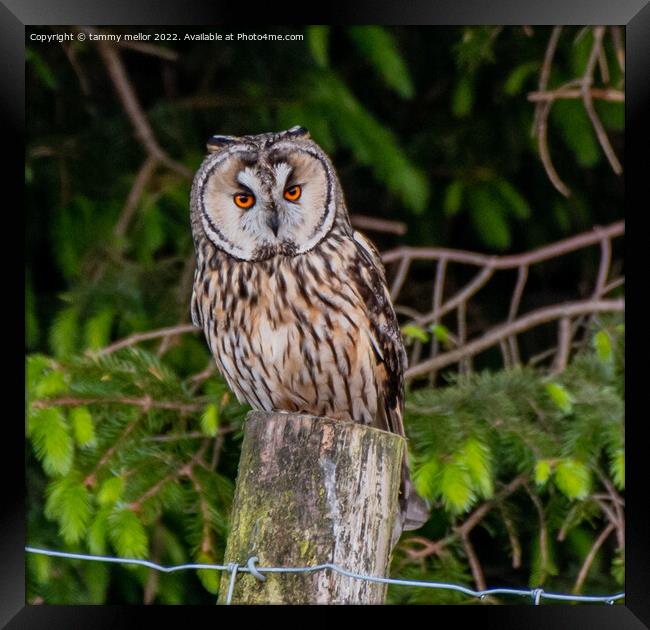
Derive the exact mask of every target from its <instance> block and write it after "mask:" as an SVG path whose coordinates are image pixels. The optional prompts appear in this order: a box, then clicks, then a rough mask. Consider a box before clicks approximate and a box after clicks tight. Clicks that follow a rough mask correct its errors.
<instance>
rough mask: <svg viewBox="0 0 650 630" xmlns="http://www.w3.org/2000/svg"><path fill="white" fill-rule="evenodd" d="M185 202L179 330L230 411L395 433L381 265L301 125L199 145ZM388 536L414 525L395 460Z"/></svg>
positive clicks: (399, 396) (390, 332) (397, 366)
mask: <svg viewBox="0 0 650 630" xmlns="http://www.w3.org/2000/svg"><path fill="white" fill-rule="evenodd" d="M208 151H209V154H208V156H207V157H206V158H205V160H204V161H203V163H202V165H201V167H200V169H199V170H198V172H197V174H196V176H195V178H194V183H193V186H192V193H191V224H192V234H193V238H194V246H195V249H196V262H197V267H196V271H195V276H194V287H193V292H192V301H191V314H192V321H193V323H194V324H195V325H196V326H200V327H202V328H203V331H204V333H205V337H206V340H207V342H208V345H209V346H210V349H211V351H212V354H213V355H214V358H215V360H216V363H217V366H218V369H219V371H220V372H221V374H222V375H223V377H224V378H225V379H226V381H227V383H228V385H229V386H230V388H231V389H232V391H233V392H234V393H235V395H236V396H237V398H238V399H239V400H240V401H241V402H244V401H245V402H248V403H249V404H250V405H251V406H252V407H253V408H254V409H258V410H264V411H287V412H304V413H309V414H313V415H317V416H328V417H331V418H335V419H340V420H347V421H355V422H362V423H364V424H367V425H370V426H373V427H377V428H380V429H383V430H386V431H392V432H394V433H398V434H399V435H404V427H403V424H402V411H403V406H404V376H403V375H404V370H405V367H406V353H405V351H404V346H403V342H402V337H401V333H400V329H399V326H398V324H397V320H396V317H395V312H394V310H393V307H392V304H391V300H390V296H389V293H388V290H387V287H386V279H385V274H384V270H383V267H382V263H381V261H380V258H379V255H378V253H377V251H376V250H375V248H374V246H373V245H372V244H371V243H370V242H369V241H368V240H367V239H366V238H365V237H363V236H362V235H361V234H359V232H356V231H354V230H353V228H352V227H351V225H350V218H349V216H348V211H347V208H346V205H345V200H344V197H343V192H342V189H341V185H340V183H339V180H338V177H337V175H336V173H335V171H334V167H333V166H332V164H331V162H330V160H329V158H328V157H327V155H326V154H325V152H324V151H323V150H322V149H321V148H320V147H319V146H318V145H317V144H316V143H315V142H314V141H313V140H311V138H310V136H309V133H308V132H307V130H306V129H304V128H302V127H292V128H291V129H289V130H287V131H282V132H279V133H264V134H259V135H247V136H241V137H235V136H213V137H212V138H210V140H209V142H208ZM399 505H400V519H399V523H398V524H399V525H400V529H416V528H418V527H420V526H421V525H422V524H423V523H424V522H425V521H426V519H427V516H428V514H427V510H426V506H425V505H424V502H423V501H422V499H420V497H419V496H418V495H417V494H416V493H415V491H414V489H413V486H412V484H411V482H410V479H409V474H408V464H407V461H406V457H405V460H404V462H403V465H402V483H401V488H400V495H399Z"/></svg>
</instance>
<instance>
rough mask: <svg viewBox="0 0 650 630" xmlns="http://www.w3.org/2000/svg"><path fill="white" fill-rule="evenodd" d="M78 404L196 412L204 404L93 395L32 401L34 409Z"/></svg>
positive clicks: (201, 408)
mask: <svg viewBox="0 0 650 630" xmlns="http://www.w3.org/2000/svg"><path fill="white" fill-rule="evenodd" d="M79 405H128V406H130V407H141V408H142V409H144V410H145V411H149V410H150V409H169V410H171V411H179V412H181V413H196V412H197V411H202V410H203V408H204V405H201V404H197V403H182V402H177V401H173V400H153V399H152V398H150V397H149V396H144V397H142V398H133V397H129V396H123V397H111V396H108V397H104V398H100V397H94V398H74V397H65V398H47V399H43V400H35V401H34V402H33V403H32V406H33V407H34V409H45V408H47V407H78V406H79Z"/></svg>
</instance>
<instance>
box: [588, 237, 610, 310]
mask: <svg viewBox="0 0 650 630" xmlns="http://www.w3.org/2000/svg"><path fill="white" fill-rule="evenodd" d="M611 262H612V243H611V241H610V240H609V239H608V238H604V239H603V240H602V241H601V242H600V264H599V266H598V276H597V278H596V285H595V286H594V292H593V294H592V297H593V298H598V297H600V296H601V295H602V294H603V290H604V288H605V286H606V284H607V277H608V276H609V268H610V266H611Z"/></svg>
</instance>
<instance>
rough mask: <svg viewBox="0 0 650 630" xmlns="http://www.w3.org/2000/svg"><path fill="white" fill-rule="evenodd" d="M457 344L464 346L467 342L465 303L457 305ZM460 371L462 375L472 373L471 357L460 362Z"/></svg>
mask: <svg viewBox="0 0 650 630" xmlns="http://www.w3.org/2000/svg"><path fill="white" fill-rule="evenodd" d="M457 319H458V344H457V345H459V346H463V345H465V343H466V342H467V302H465V301H463V302H461V303H460V304H459V305H458V314H457ZM460 371H461V373H462V374H469V373H470V372H471V371H472V359H471V357H465V358H463V360H462V361H461V362H460Z"/></svg>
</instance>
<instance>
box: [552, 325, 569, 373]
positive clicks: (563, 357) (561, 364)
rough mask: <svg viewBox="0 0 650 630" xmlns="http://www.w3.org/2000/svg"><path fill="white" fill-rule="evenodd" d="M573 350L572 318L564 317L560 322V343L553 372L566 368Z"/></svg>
mask: <svg viewBox="0 0 650 630" xmlns="http://www.w3.org/2000/svg"><path fill="white" fill-rule="evenodd" d="M570 351H571V320H570V319H569V318H568V317H562V318H561V319H560V321H559V323H558V343H557V354H556V355H555V363H554V365H553V370H552V374H559V373H560V372H563V371H564V370H565V369H566V366H567V365H568V363H569V354H570Z"/></svg>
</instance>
